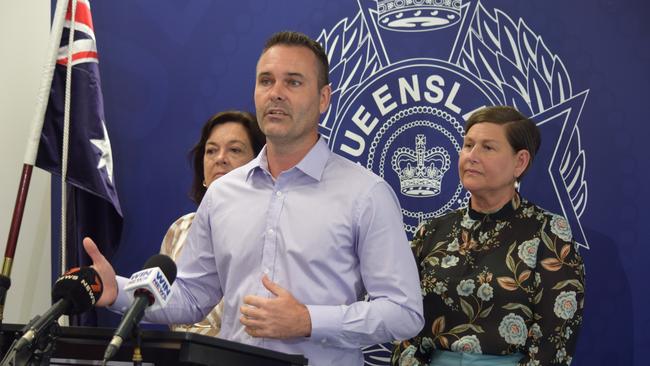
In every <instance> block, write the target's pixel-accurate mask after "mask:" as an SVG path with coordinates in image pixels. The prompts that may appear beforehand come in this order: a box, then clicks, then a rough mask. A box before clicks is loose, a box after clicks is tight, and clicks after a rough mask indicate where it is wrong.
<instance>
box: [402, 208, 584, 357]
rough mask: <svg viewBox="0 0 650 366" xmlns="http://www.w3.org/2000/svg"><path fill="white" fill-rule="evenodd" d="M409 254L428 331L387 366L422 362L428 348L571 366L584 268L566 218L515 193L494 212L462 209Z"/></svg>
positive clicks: (426, 229) (424, 234) (440, 221)
mask: <svg viewBox="0 0 650 366" xmlns="http://www.w3.org/2000/svg"><path fill="white" fill-rule="evenodd" d="M412 247H413V250H414V254H415V256H416V261H417V263H418V267H419V270H420V284H421V287H422V295H423V297H424V315H425V325H424V328H423V329H422V331H421V332H420V334H419V335H418V336H416V337H415V338H412V339H410V340H407V341H404V342H401V343H400V344H398V345H397V346H396V347H395V350H394V352H393V356H392V359H391V362H392V364H393V365H403V366H416V365H428V364H429V360H430V357H431V354H432V352H433V351H434V350H447V351H453V352H469V353H482V354H492V355H507V354H512V353H516V352H520V353H522V354H523V355H524V357H523V358H522V360H521V361H520V362H519V365H569V364H570V363H571V356H572V355H573V352H574V350H575V345H576V339H577V336H578V330H579V328H580V325H581V323H582V312H583V307H584V266H583V262H582V258H581V257H580V254H579V253H578V251H577V247H576V245H575V242H574V241H573V240H572V237H571V230H570V228H569V225H568V223H567V221H566V220H565V219H564V218H563V217H561V216H558V215H555V214H552V213H550V212H548V211H545V210H543V209H541V208H539V207H537V206H535V205H533V204H531V203H529V202H528V201H526V200H524V199H521V198H520V197H519V195H515V197H514V198H513V199H512V200H511V201H510V202H509V203H508V204H506V205H505V206H504V207H503V208H501V209H500V210H499V211H497V212H495V213H491V214H482V213H479V212H476V211H474V210H472V209H470V208H463V209H459V210H457V211H454V212H451V213H449V214H446V215H444V216H442V217H439V218H436V219H433V220H431V221H429V222H427V223H425V224H424V225H423V226H422V227H421V228H420V230H419V231H418V232H417V233H416V235H415V237H414V239H413V242H412Z"/></svg>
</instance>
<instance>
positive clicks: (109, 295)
mask: <svg viewBox="0 0 650 366" xmlns="http://www.w3.org/2000/svg"><path fill="white" fill-rule="evenodd" d="M83 244H84V249H85V250H86V253H88V255H89V256H90V259H91V260H92V261H93V265H92V266H91V267H93V268H94V269H95V271H97V273H98V274H99V277H100V278H101V279H102V282H103V284H104V291H103V292H102V296H101V297H100V298H99V300H98V301H97V303H96V304H95V306H99V307H102V306H108V305H111V304H112V303H114V302H115V299H116V298H117V280H116V279H115V270H114V269H113V266H111V264H110V263H108V261H107V260H106V258H105V257H104V256H103V255H102V253H100V252H99V249H97V245H95V242H93V240H92V239H90V238H84V240H83Z"/></svg>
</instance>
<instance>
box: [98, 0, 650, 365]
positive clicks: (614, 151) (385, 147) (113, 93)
mask: <svg viewBox="0 0 650 366" xmlns="http://www.w3.org/2000/svg"><path fill="white" fill-rule="evenodd" d="M425 2H426V1H414V3H425ZM402 3H404V1H384V0H381V1H379V2H377V1H374V0H359V1H300V0H273V1H266V0H240V1H233V2H226V1H209V0H193V1H187V2H185V1H182V2H181V1H156V2H145V1H124V0H122V1H95V2H92V4H91V5H92V10H93V17H94V22H95V33H96V36H97V43H98V49H99V60H100V63H99V66H100V70H101V74H102V81H103V92H104V104H105V114H106V124H107V127H108V130H109V133H110V136H111V142H112V146H113V159H114V174H115V179H116V185H117V189H118V192H119V195H120V200H121V202H122V208H123V212H124V231H123V235H122V243H121V246H120V248H119V250H118V252H117V254H116V256H115V258H114V261H113V263H114V265H115V267H116V269H117V271H118V273H121V274H124V275H128V274H130V273H132V272H134V271H137V270H139V269H140V267H141V266H142V264H143V262H144V261H145V260H146V258H148V257H149V256H150V255H152V254H153V253H155V252H157V251H158V249H159V246H160V242H161V240H162V237H163V235H164V233H165V231H166V229H167V227H168V226H169V224H170V223H171V222H172V221H174V220H175V219H176V218H177V217H179V216H180V215H182V214H184V213H187V212H190V211H193V210H194V209H195V207H194V206H193V204H192V203H191V201H190V200H189V199H188V198H187V192H188V189H189V185H190V179H191V172H190V169H189V167H188V161H187V158H186V157H187V152H188V151H189V149H190V148H191V147H192V145H193V144H194V142H195V141H196V140H197V138H198V134H199V128H200V126H201V125H202V124H203V122H204V121H205V120H206V119H207V117H208V116H210V115H211V114H213V113H214V112H216V111H220V110H224V109H232V108H235V109H245V110H251V111H253V110H254V106H253V98H252V96H253V88H254V73H255V64H256V61H257V58H258V56H259V53H260V50H261V48H262V45H263V43H264V41H265V39H266V38H267V37H268V36H269V35H270V34H272V33H274V32H276V31H279V30H285V29H289V30H298V31H302V32H304V33H306V34H308V35H311V36H312V37H314V38H319V40H320V41H321V42H322V43H323V44H324V45H325V46H326V48H327V51H328V53H329V55H330V59H331V64H332V71H331V78H332V85H333V88H334V90H335V93H334V97H333V105H332V109H331V110H330V111H329V112H328V113H327V115H326V116H325V117H324V119H323V123H322V134H323V136H325V137H326V138H328V140H329V142H330V145H331V146H332V148H333V149H334V150H335V151H337V152H339V153H340V154H342V155H343V156H346V157H348V158H350V159H352V160H354V161H358V162H359V163H360V164H362V165H364V166H367V167H368V168H370V169H373V170H374V171H375V172H377V173H379V174H381V175H382V176H384V178H385V179H386V180H387V181H389V182H390V183H391V184H392V185H393V188H394V189H395V191H396V192H398V195H399V197H400V200H401V202H402V206H403V212H404V220H405V223H406V225H407V230H412V229H413V227H415V226H416V225H417V224H418V223H419V221H420V220H422V219H426V218H428V217H431V216H432V215H435V214H437V213H439V212H443V211H445V210H448V209H453V208H455V207H458V205H462V204H463V203H464V202H466V200H467V193H466V192H465V191H463V190H462V189H461V188H459V185H458V175H457V173H456V163H457V154H456V152H455V151H456V150H457V146H458V143H459V142H460V141H462V127H459V126H462V124H463V116H464V115H466V114H467V113H469V112H471V111H472V110H474V109H476V108H478V107H480V106H482V105H489V104H515V105H517V106H518V107H519V108H520V109H522V110H524V111H526V113H528V114H530V115H534V116H535V120H536V121H537V122H538V123H539V124H540V128H541V129H542V133H543V140H544V142H543V144H544V145H543V146H544V147H543V151H542V153H541V154H540V158H539V159H538V160H537V161H536V162H535V171H534V172H532V174H531V176H529V177H527V178H526V179H525V180H524V185H523V187H522V191H523V193H524V195H525V196H527V197H528V198H529V199H531V200H532V201H534V202H536V203H539V204H540V205H542V206H544V207H546V208H548V209H551V210H552V211H555V212H560V213H563V214H564V215H566V216H567V217H568V218H569V220H570V221H571V224H572V229H573V232H574V236H575V237H576V238H577V239H578V240H579V241H580V243H581V245H582V246H583V248H582V249H581V252H582V254H583V256H584V258H585V262H586V268H587V290H586V291H587V294H586V312H585V322H584V326H583V329H582V334H581V335H580V341H579V346H578V351H577V355H576V356H575V358H574V364H576V365H645V364H647V360H646V361H643V358H642V357H643V355H644V352H642V351H641V350H642V349H643V348H645V347H646V346H647V345H648V344H650V335H649V332H648V329H649V328H650V315H649V312H648V310H647V306H648V303H649V301H648V300H649V298H650V296H649V295H648V292H647V291H645V289H647V285H643V281H644V279H646V278H647V277H648V275H650V271H649V270H648V269H647V268H648V267H647V265H646V262H647V258H648V257H649V255H650V249H648V246H646V245H644V244H643V243H644V241H643V240H642V232H643V227H642V225H643V224H644V223H645V222H647V221H648V219H650V216H649V214H648V213H647V211H644V210H643V208H646V207H647V206H648V198H647V197H648V192H647V191H648V188H647V187H648V186H647V184H645V181H646V180H647V179H648V178H649V175H648V172H647V168H648V164H647V162H646V163H644V162H643V161H645V160H646V158H647V157H648V153H647V147H646V145H645V144H646V143H647V142H648V140H649V138H650V134H649V133H648V132H649V131H650V128H649V127H648V124H647V122H646V121H645V118H644V117H643V115H645V113H644V112H645V108H644V107H645V106H646V104H645V103H647V100H648V92H647V91H646V90H647V89H646V88H647V85H648V83H649V82H650V78H649V71H648V65H649V64H650V48H649V47H648V46H647V40H648V39H649V38H650V37H649V35H650V34H649V31H650V26H649V25H648V23H647V22H646V19H645V16H647V14H648V8H649V6H648V5H647V3H646V2H642V1H613V0H575V1H558V0H547V1H539V0H536V1H519V0H492V1H482V2H480V3H479V2H478V1H459V0H455V1H452V2H451V5H450V6H449V7H447V8H445V7H441V8H438V9H437V10H438V12H437V13H434V12H432V11H431V9H404V10H403V11H402V12H401V13H402V15H401V16H398V15H397V14H396V13H395V12H393V9H394V8H393V7H392V6H399V5H400V4H402ZM433 3H443V2H442V1H439V0H435V1H433ZM391 4H392V5H391ZM417 11H421V13H416V12H417ZM417 19H420V20H422V21H414V20H417ZM409 25H410V26H409ZM375 118H376V120H375ZM418 155H420V156H421V157H423V161H424V168H427V169H429V170H430V174H428V175H427V177H426V178H427V179H426V180H425V184H423V186H422V187H419V188H418V187H416V188H414V187H413V186H412V185H409V184H408V183H409V177H411V176H410V175H409V174H411V173H409V168H408V167H409V164H410V165H411V167H414V166H417V157H418ZM643 156H646V158H643ZM100 323H102V324H109V325H112V324H115V318H114V317H111V316H109V315H108V314H102V317H101V318H100Z"/></svg>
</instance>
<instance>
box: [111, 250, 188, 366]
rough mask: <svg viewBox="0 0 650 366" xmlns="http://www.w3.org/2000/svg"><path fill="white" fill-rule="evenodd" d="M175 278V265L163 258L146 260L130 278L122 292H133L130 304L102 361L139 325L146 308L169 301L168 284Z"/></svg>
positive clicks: (112, 354)
mask: <svg viewBox="0 0 650 366" xmlns="http://www.w3.org/2000/svg"><path fill="white" fill-rule="evenodd" d="M175 279H176V264H175V263H174V261H173V260H172V259H171V258H169V257H168V256H166V255H163V254H156V255H154V256H152V257H151V258H149V259H148V260H147V262H146V263H145V264H144V267H143V269H142V270H141V271H138V272H136V273H134V274H132V275H131V278H129V282H128V283H127V284H126V286H125V287H124V290H125V291H127V292H130V293H133V303H132V304H131V307H130V308H129V310H127V312H126V313H125V314H124V316H123V317H122V321H121V322H120V324H119V325H118V327H117V329H116V330H115V333H114V335H113V338H112V339H111V342H110V343H109V344H108V346H107V347H106V352H104V362H106V361H108V360H110V359H111V358H113V356H115V354H116V353H117V350H118V349H119V348H120V346H121V345H122V342H123V341H124V339H126V337H128V336H129V334H130V333H131V330H132V329H133V327H134V326H136V325H137V324H138V323H140V320H141V319H142V317H143V316H144V311H145V309H146V308H148V307H151V308H152V309H158V308H161V307H163V306H165V304H167V301H168V300H169V296H170V294H171V284H172V283H173V282H174V280H175Z"/></svg>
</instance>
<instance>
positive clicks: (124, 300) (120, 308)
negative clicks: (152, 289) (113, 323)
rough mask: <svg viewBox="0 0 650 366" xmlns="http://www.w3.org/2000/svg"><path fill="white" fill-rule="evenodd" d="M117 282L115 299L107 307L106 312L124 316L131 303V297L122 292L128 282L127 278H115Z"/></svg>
mask: <svg viewBox="0 0 650 366" xmlns="http://www.w3.org/2000/svg"><path fill="white" fill-rule="evenodd" d="M116 280H117V298H116V299H115V302H114V303H113V304H112V305H109V306H108V310H110V311H113V312H116V313H120V314H124V313H125V312H126V310H127V309H128V308H129V306H130V305H131V303H132V302H133V295H130V294H129V293H127V292H126V291H124V286H126V284H127V283H128V282H129V279H128V278H125V277H122V276H116Z"/></svg>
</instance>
